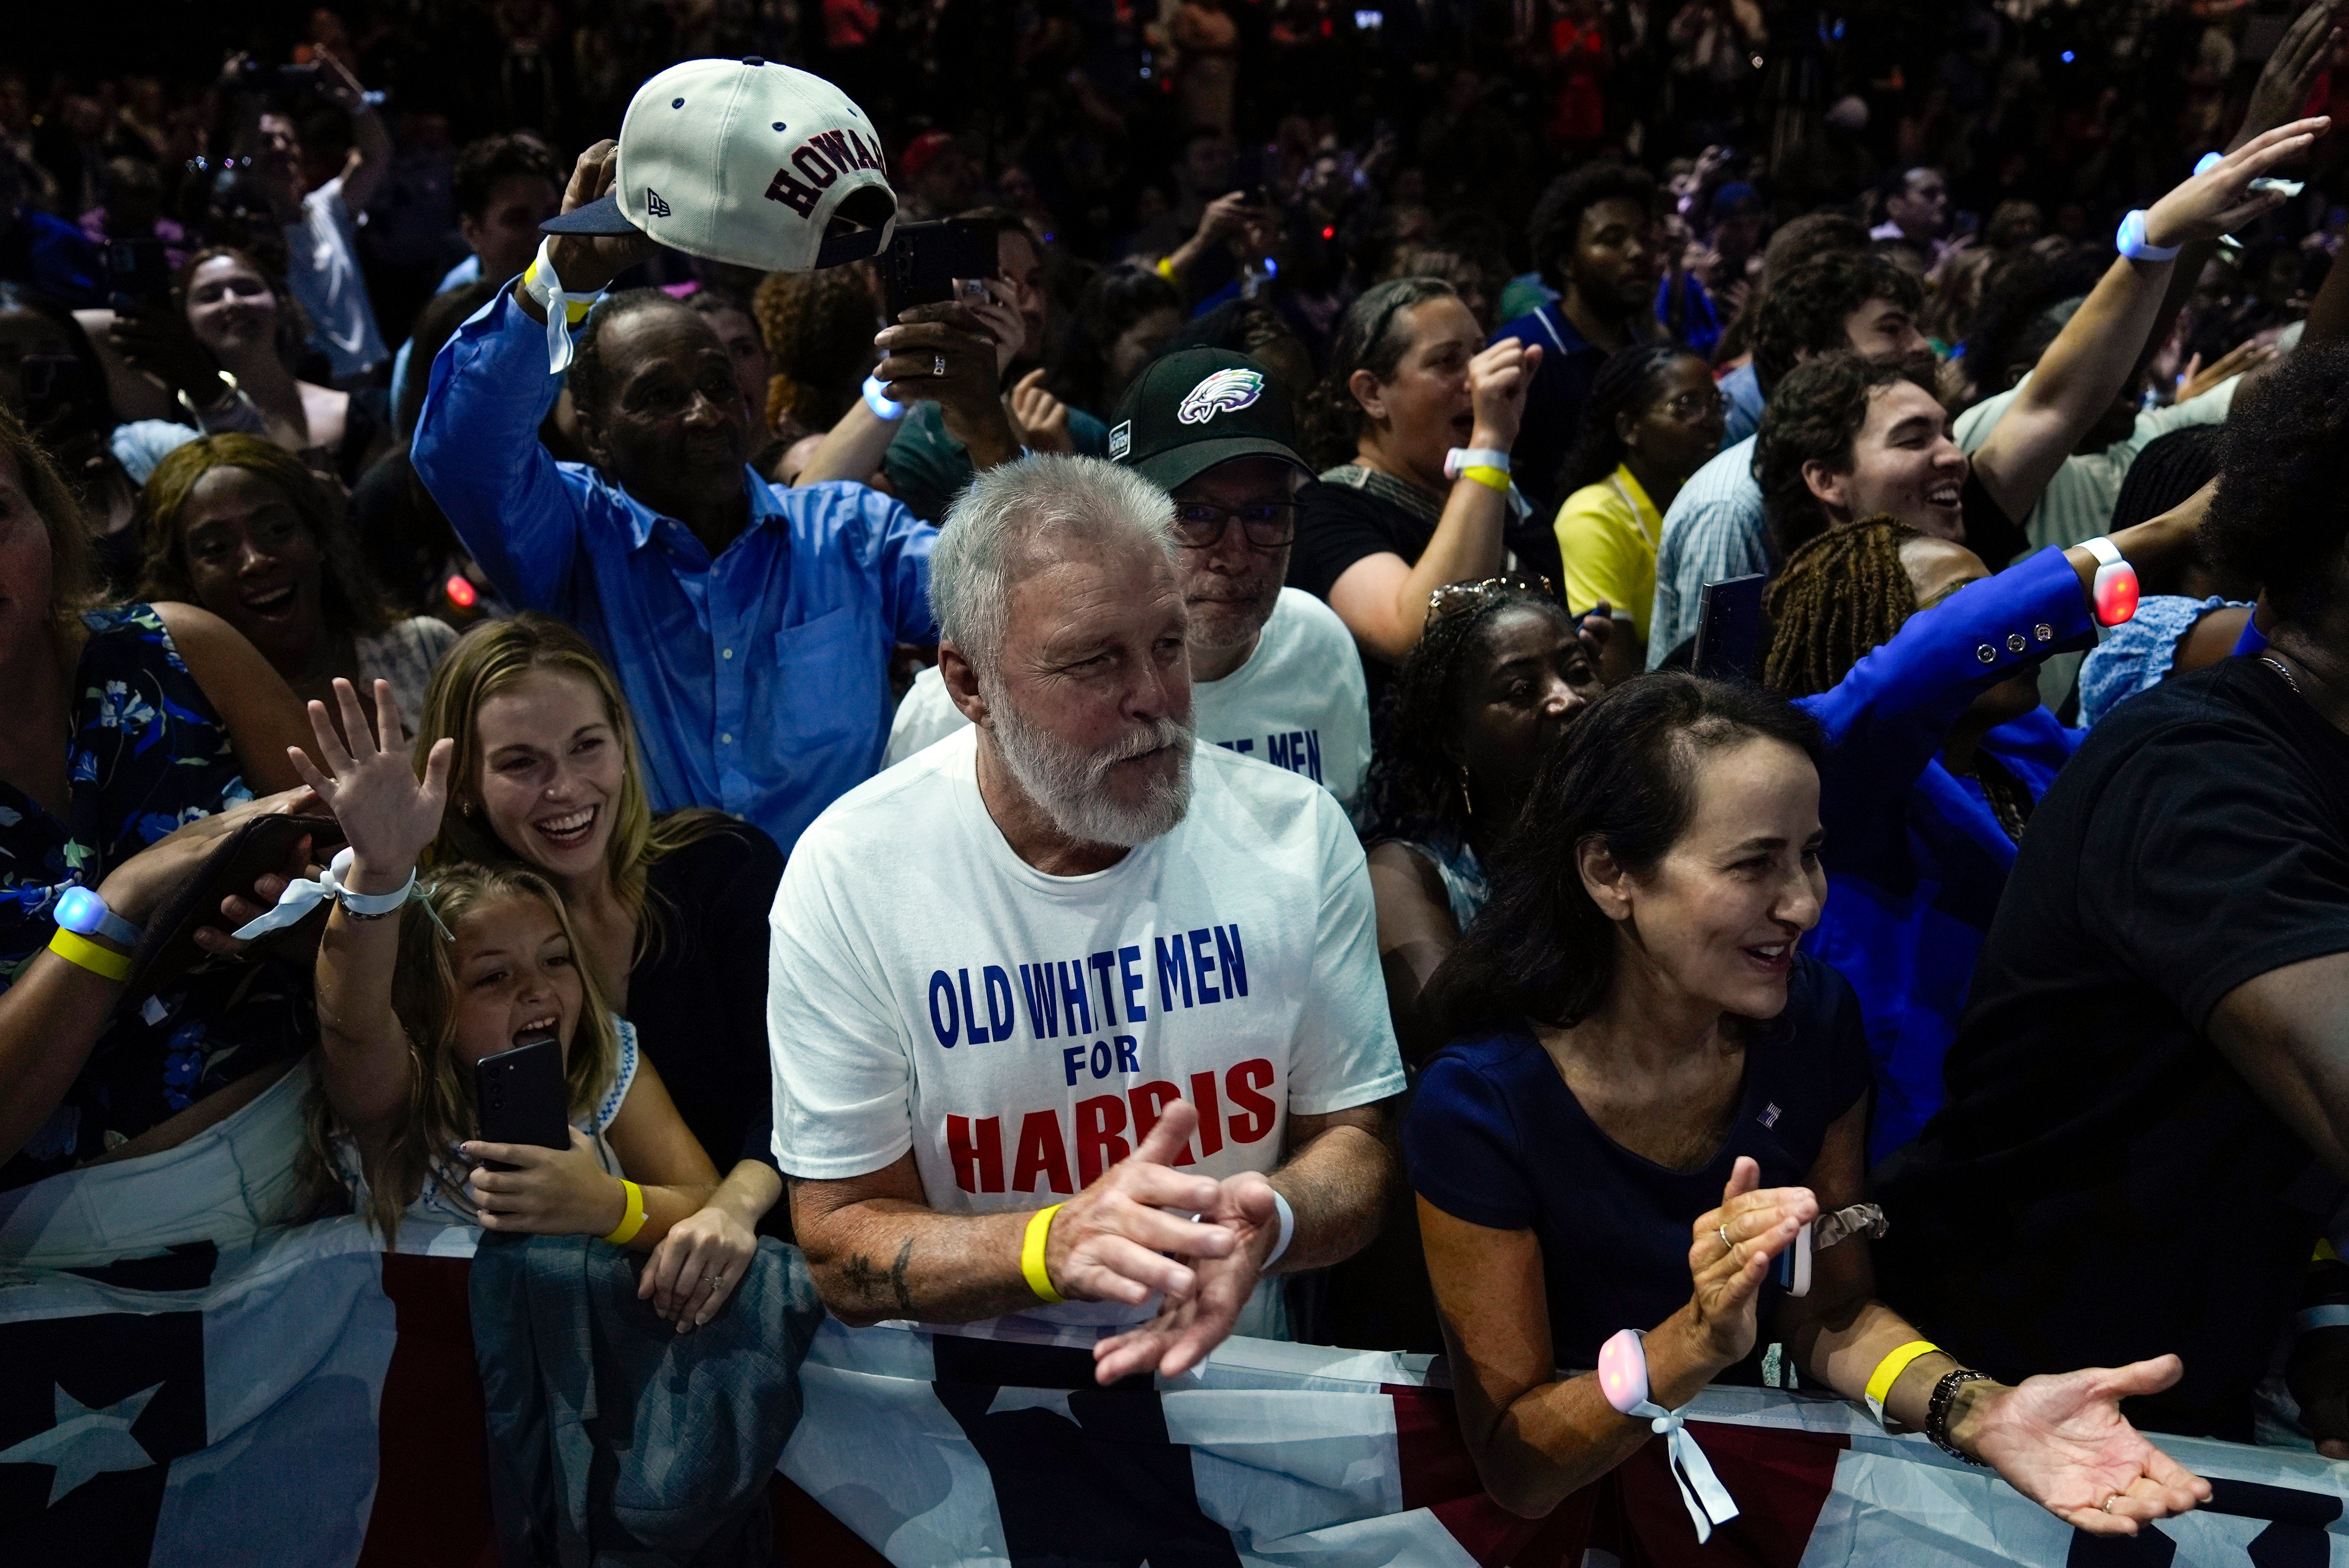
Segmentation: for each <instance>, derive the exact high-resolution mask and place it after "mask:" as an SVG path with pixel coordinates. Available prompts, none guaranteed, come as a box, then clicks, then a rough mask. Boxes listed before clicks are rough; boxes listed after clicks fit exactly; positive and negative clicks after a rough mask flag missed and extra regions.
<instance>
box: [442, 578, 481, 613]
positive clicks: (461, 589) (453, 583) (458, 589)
mask: <svg viewBox="0 0 2349 1568" xmlns="http://www.w3.org/2000/svg"><path fill="white" fill-rule="evenodd" d="M443 587H444V589H445V591H446V592H447V593H448V595H449V603H451V604H454V605H456V606H457V608H459V609H460V610H470V609H471V608H472V607H473V601H474V600H475V599H476V598H478V597H479V595H478V594H476V593H474V592H473V585H472V584H471V583H468V582H466V581H465V578H464V574H463V573H455V572H452V573H450V574H449V581H448V582H447V583H445V584H443Z"/></svg>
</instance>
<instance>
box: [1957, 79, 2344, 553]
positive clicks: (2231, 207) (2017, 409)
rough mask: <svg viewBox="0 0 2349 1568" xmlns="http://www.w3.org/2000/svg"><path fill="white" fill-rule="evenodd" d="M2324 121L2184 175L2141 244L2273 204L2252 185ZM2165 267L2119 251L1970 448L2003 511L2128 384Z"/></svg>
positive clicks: (2186, 236) (2016, 508) (2286, 129)
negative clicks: (2003, 409) (1995, 421)
mask: <svg viewBox="0 0 2349 1568" xmlns="http://www.w3.org/2000/svg"><path fill="white" fill-rule="evenodd" d="M2331 123H2332V122H2331V121H2329V120H2326V119H2303V120H2297V121H2294V122H2293V123H2292V124H2290V125H2286V126H2280V127H2278V128H2277V129H2274V130H2271V131H2268V132H2266V133H2265V134H2264V135H2261V136H2259V137H2256V138H2254V139H2252V140H2251V141H2249V142H2247V143H2246V144H2244V146H2243V147H2242V148H2241V149H2240V150H2237V151H2235V152H2232V153H2230V154H2229V155H2227V157H2225V158H2224V159H2222V160H2220V162H2218V163H2217V164H2215V165H2213V166H2212V167H2211V168H2210V169H2209V170H2208V171H2206V172H2204V173H2201V174H2196V175H2192V176H2189V178H2188V179H2187V180H2186V181H2183V182H2182V183H2181V184H2179V185H2178V187H2177V188H2176V189H2174V190H2172V191H2170V192H2169V193H2168V195H2166V196H2164V197H2163V198H2162V199H2161V200H2160V201H2157V202H2155V203H2154V204H2153V206H2152V207H2151V208H2150V209H2148V210H2147V212H2146V216H2145V242H2146V243H2147V245H2151V246H2155V247H2158V248H2163V249H2167V248H2169V247H2172V246H2184V245H2188V244H2190V243H2192V242H2196V241H2198V240H2209V239H2215V238H2217V237H2218V236H2219V235H2220V234H2223V233H2225V232H2227V231H2228V230H2230V229H2231V228H2233V227H2235V226H2237V225H2239V224H2241V223H2246V222H2251V220H2252V219H2254V218H2256V217H2258V216H2259V215H2260V214H2261V213H2263V212H2265V211H2269V210H2270V209H2271V208H2272V207H2274V206H2276V205H2277V204H2278V203H2279V202H2281V201H2282V197H2281V196H2278V195H2276V194H2274V193H2272V192H2254V191H2251V190H2250V189H2249V187H2250V185H2251V181H2253V180H2255V179H2258V178H2260V177H2261V176H2262V175H2264V174H2266V173H2267V172H2268V171H2269V170H2271V169H2273V168H2275V167H2276V166H2277V165H2278V164H2281V163H2282V162H2283V161H2284V160H2286V159H2289V158H2292V157H2295V156H2297V155H2298V154H2300V153H2302V152H2303V151H2305V150H2307V149H2308V147H2309V146H2310V144H2312V143H2313V141H2314V140H2315V139H2316V138H2317V136H2318V135H2320V134H2322V133H2323V130H2324V129H2326V128H2327V127H2328V126H2329V125H2330V124H2331ZM2174 265H2175V263H2174V262H2169V261H2159V262H2155V261H2131V260H2130V259H2128V258H2127V257H2126V256H2123V257H2121V258H2119V259H2118V260H2116V261H2115V262H2114V263H2113V264H2112V267H2111V268H2110V270H2108V271H2107V272H2106V273H2105V275H2104V277H2103V278H2102V280H2100V281H2099V282H2098V283H2097V284H2096V286H2095V290H2094V291H2093V292H2091V293H2090V294H2089V295H2088V298H2087V301H2086V303H2085V304H2082V305H2081V306H2080V308H2079V310H2078V311H2076V312H2075V313H2074V315H2073V316H2072V319H2071V320H2070V321H2069V322H2067V323H2065V324H2064V330H2063V332H2062V334H2061V335H2058V336H2057V337H2056V339H2055V341H2054V343H2052V344H2050V345H2049V346H2048V347H2047V352H2046V353H2045V354H2044V355H2042V356H2040V360H2039V364H2038V366H2036V367H2035V368H2034V369H2033V372H2032V376H2031V378H2030V380H2029V381H2027V382H2026V383H2025V384H2024V385H2023V387H2022V389H2021V390H2020V391H2018V392H2017V393H2016V394H2015V398H2014V401H2013V403H2012V404H2010V405H2009V406H2008V407H2007V410H2006V412H2005V414H2004V415H2002V416H2001V418H2000V419H1999V421H1998V424H1997V426H1996V427H1995V428H1993V429H1992V431H1991V433H1990V438H1989V439H1988V440H1986V441H1984V442H1983V443H1982V447H1981V448H1980V449H1978V450H1977V451H1976V452H1975V453H1974V459H1973V460H1974V469H1975V471H1976V472H1977V473H1979V474H1980V475H1981V476H1982V485H1983V488H1985V489H1986V490H1989V491H1990V494H1991V499H1992V500H1995V501H1997V502H1998V504H1999V506H2000V508H2001V509H2002V510H2003V511H2005V513H2006V514H2007V515H2008V516H2009V517H2014V518H2020V517H2024V516H2027V515H2029V513H2030V511H2031V509H2032V508H2033V506H2035V505H2037V504H2038V501H2039V494H2040V492H2041V491H2042V490H2045V489H2046V488H2047V481H2048V480H2051V479H2053V478H2054V475H2055V470H2056V469H2059V468H2061V467H2062V466H2063V463H2064V459H2066V458H2068V457H2070V456H2071V455H2072V449H2073V448H2074V447H2075V446H2076V445H2078V444H2079V440H2080V438H2081V437H2082V436H2084V435H2085V434H2086V433H2087V431H2088V428H2089V427H2090V426H2092V425H2094V424H2095V422H2096V419H2097V418H2099V417H2100V416H2101V415H2102V414H2103V413H2104V412H2105V411H2106V409H2107V408H2109V407H2112V404H2113V399H2114V398H2116V397H2118V396H2119V395H2120V393H2121V389H2122V388H2123V387H2125V386H2126V385H2127V382H2128V378H2129V376H2130V375H2131V373H2132V372H2133V371H2134V370H2135V369H2136V367H2137V357H2138V356H2139V355H2140V354H2141V353H2142V352H2143V351H2144V348H2145V344H2146V337H2147V333H2149V332H2150V331H2151V329H2152V326H2153V323H2154V318H2155V317H2156V316H2157V315H2158V314H2159V313H2160V310H2161V303H2162V298H2163V295H2164V294H2165V293H2166V292H2167V291H2168V287H2169V282H2170V274H2171V270H2172V268H2173V266H2174Z"/></svg>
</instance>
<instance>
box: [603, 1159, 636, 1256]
mask: <svg viewBox="0 0 2349 1568" xmlns="http://www.w3.org/2000/svg"><path fill="white" fill-rule="evenodd" d="M620 1188H621V1191H624V1192H626V1194H627V1198H628V1212H626V1214H624V1215H622V1216H621V1218H620V1222H619V1223H618V1224H616V1225H615V1226H613V1227H612V1233H611V1234H610V1235H608V1236H605V1238H604V1240H605V1243H608V1244H610V1245H612V1246H616V1247H625V1246H626V1245H627V1244H628V1243H630V1242H633V1241H635V1240H636V1233H637V1232H638V1231H641V1230H643V1229H644V1228H645V1190H644V1189H643V1188H642V1187H639V1186H637V1185H636V1183H635V1182H634V1181H629V1180H628V1179H627V1178H626V1177H625V1176H623V1177H621V1178H620Z"/></svg>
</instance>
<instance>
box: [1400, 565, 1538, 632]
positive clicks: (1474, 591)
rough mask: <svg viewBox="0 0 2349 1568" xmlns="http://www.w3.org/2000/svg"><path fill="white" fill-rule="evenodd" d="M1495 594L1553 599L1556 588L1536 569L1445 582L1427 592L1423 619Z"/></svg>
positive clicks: (1464, 607)
mask: <svg viewBox="0 0 2349 1568" xmlns="http://www.w3.org/2000/svg"><path fill="white" fill-rule="evenodd" d="M1496 593H1538V594H1540V595H1541V596H1542V597H1543V598H1545V599H1555V598H1557V585H1556V584H1555V583H1551V582H1550V580H1549V579H1548V578H1547V577H1545V576H1543V575H1542V574H1541V573H1538V572H1504V573H1501V574H1500V575H1499V576H1498V577H1487V578H1485V579H1484V580H1483V581H1482V582H1479V583H1444V585H1443V586H1441V587H1439V588H1437V589H1435V590H1434V591H1433V593H1429V594H1428V596H1427V618H1428V619H1429V620H1431V621H1434V620H1440V619H1442V618H1443V617H1444V616H1446V615H1450V614H1457V613H1458V612H1460V611H1462V610H1467V609H1473V608H1475V606H1477V605H1479V604H1482V603H1485V601H1486V600H1488V599H1490V598H1492V597H1493V596H1494V595H1495V594H1496Z"/></svg>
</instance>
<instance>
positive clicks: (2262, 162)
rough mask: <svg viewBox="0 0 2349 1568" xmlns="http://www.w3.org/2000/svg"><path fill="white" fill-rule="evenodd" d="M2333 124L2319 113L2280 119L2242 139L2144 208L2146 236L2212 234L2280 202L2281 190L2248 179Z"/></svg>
mask: <svg viewBox="0 0 2349 1568" xmlns="http://www.w3.org/2000/svg"><path fill="white" fill-rule="evenodd" d="M2332 125H2333V122H2332V121H2331V120H2330V119H2326V118H2324V117H2323V115H2319V116H2317V117H2316V118H2315V119H2296V120H2294V121H2292V123H2291V124H2290V125H2280V126H2278V127H2276V129H2273V130H2271V131H2267V132H2265V133H2263V134H2261V135H2260V136H2256V137H2254V138H2252V139H2251V140H2250V141H2247V142H2245V143H2244V144H2243V145H2242V146H2241V147H2240V148H2239V149H2237V150H2235V151H2233V152H2230V153H2229V154H2228V155H2227V156H2226V157H2224V158H2222V159H2220V160H2219V161H2218V162H2216V163H2214V164H2212V165H2211V166H2210V167H2209V169H2208V170H2205V171H2204V172H2202V173H2200V174H2193V175H2189V176H2188V177H2187V178H2186V179H2185V180H2184V181H2180V182H2179V183H2178V185H2177V186H2176V187H2175V188H2174V189H2173V190H2171V191H2170V192H2169V194H2168V195H2167V196H2164V197H2163V198H2162V199H2161V200H2160V201H2157V202H2155V203H2154V204H2153V205H2152V206H2151V207H2149V208H2147V210H2146V214H2145V238H2146V242H2147V244H2151V245H2162V246H2168V245H2185V244H2191V243H2193V242H2195V241H2198V240H2215V239H2217V238H2218V237H2219V236H2220V235H2221V234H2223V233H2225V232H2228V231H2229V230H2230V229H2235V228H2240V227H2241V226H2242V225H2243V224H2245V223H2248V222H2251V220H2252V219H2254V218H2257V217H2258V216H2260V215H2261V213H2263V212H2266V211H2270V210H2271V209H2273V208H2276V207H2280V206H2282V204H2283V197H2282V195H2281V194H2279V193H2277V192H2275V191H2253V190H2251V181H2254V180H2257V179H2259V178H2260V177H2261V175H2264V174H2267V173H2268V172H2270V171H2271V170H2274V169H2275V168H2276V167H2277V166H2278V165H2280V164H2282V162H2284V161H2285V160H2287V159H2291V158H2296V157H2298V156H2299V155H2300V154H2302V153H2303V152H2305V151H2307V150H2308V149H2309V148H2310V147H2311V146H2312V145H2313V143H2314V142H2315V140H2316V139H2317V138H2318V137H2320V136H2322V135H2323V134H2324V133H2325V131H2327V130H2328V129H2331V128H2332Z"/></svg>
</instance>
